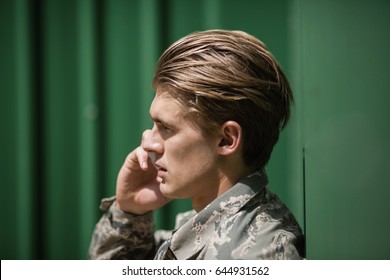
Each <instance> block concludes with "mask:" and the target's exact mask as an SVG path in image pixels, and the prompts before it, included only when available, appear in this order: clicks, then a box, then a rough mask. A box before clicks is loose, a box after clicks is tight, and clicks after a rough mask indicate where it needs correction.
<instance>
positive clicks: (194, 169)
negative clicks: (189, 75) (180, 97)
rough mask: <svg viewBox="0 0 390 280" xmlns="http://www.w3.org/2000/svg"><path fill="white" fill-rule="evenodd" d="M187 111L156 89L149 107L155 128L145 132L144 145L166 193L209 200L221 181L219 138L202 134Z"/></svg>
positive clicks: (166, 93) (170, 97)
mask: <svg viewBox="0 0 390 280" xmlns="http://www.w3.org/2000/svg"><path fill="white" fill-rule="evenodd" d="M184 110H185V109H184V107H183V105H181V104H180V103H179V102H178V101H177V100H176V99H174V98H173V97H172V96H171V95H170V94H169V92H167V91H166V90H158V89H157V92H156V95H155V98H154V100H153V102H152V104H151V107H150V116H151V118H152V120H153V123H154V124H153V128H152V129H151V130H147V131H145V133H144V134H143V139H142V144H141V146H142V148H143V149H144V150H145V151H146V152H148V154H149V155H150V158H151V159H152V160H153V161H154V163H153V164H154V165H155V167H156V168H157V170H158V171H157V176H158V179H159V181H160V190H161V192H162V193H163V195H164V196H166V197H168V198H192V199H193V201H194V200H197V201H202V200H205V201H206V200H209V198H210V197H213V196H215V192H216V187H215V186H217V185H218V184H219V180H220V178H219V177H220V174H219V169H218V161H219V159H220V156H219V154H218V144H219V139H218V136H217V135H214V134H206V133H202V131H201V130H200V128H198V127H197V126H196V125H195V124H194V123H193V122H192V121H190V120H189V119H188V118H187V117H185V116H184V114H185V111H184Z"/></svg>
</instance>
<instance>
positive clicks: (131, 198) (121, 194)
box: [116, 147, 169, 215]
mask: <svg viewBox="0 0 390 280" xmlns="http://www.w3.org/2000/svg"><path fill="white" fill-rule="evenodd" d="M159 185H160V182H159V181H158V179H157V170H156V169H155V167H154V166H153V164H152V162H151V161H150V159H149V157H148V155H147V153H146V152H145V151H144V150H143V149H142V148H141V147H138V148H136V149H135V150H134V151H132V152H131V153H130V154H129V155H128V156H127V158H126V160H125V162H124V164H123V166H122V168H121V170H120V171H119V174H118V178H117V184H116V201H117V207H118V208H119V209H120V210H122V211H126V212H131V213H133V214H139V215H141V214H145V213H147V212H149V211H152V210H156V209H159V208H161V207H162V206H164V205H165V204H166V203H167V202H168V201H169V199H168V198H166V197H164V196H163V195H162V193H161V192H160V188H159Z"/></svg>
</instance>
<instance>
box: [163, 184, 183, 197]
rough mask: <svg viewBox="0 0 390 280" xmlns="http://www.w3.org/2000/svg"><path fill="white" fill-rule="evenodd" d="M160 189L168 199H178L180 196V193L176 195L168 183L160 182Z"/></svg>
mask: <svg viewBox="0 0 390 280" xmlns="http://www.w3.org/2000/svg"><path fill="white" fill-rule="evenodd" d="M160 191H161V193H162V194H163V196H165V197H166V198H169V199H178V198H182V197H181V196H180V195H178V194H177V193H176V192H175V191H174V190H173V189H172V188H171V187H170V186H169V185H167V184H165V183H161V184H160Z"/></svg>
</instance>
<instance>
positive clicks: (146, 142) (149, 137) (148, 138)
mask: <svg viewBox="0 0 390 280" xmlns="http://www.w3.org/2000/svg"><path fill="white" fill-rule="evenodd" d="M141 147H142V149H144V150H145V151H146V152H148V153H156V156H157V154H162V153H163V152H164V149H163V145H162V139H161V137H159V136H158V133H156V132H155V131H154V130H151V129H147V130H145V131H144V132H143V133H142V142H141Z"/></svg>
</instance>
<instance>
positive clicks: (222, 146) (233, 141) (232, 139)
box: [218, 121, 242, 156]
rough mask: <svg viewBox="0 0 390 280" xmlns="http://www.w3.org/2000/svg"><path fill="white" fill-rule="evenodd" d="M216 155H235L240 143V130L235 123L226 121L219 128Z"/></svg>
mask: <svg viewBox="0 0 390 280" xmlns="http://www.w3.org/2000/svg"><path fill="white" fill-rule="evenodd" d="M219 135H220V137H219V143H218V153H219V154H220V155H224V156H227V155H231V154H234V153H236V152H237V151H238V150H239V148H240V146H241V143H242V129H241V126H240V125H239V124H238V123H237V122H235V121H227V122H225V123H224V124H223V125H222V126H221V128H220V134H219Z"/></svg>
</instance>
